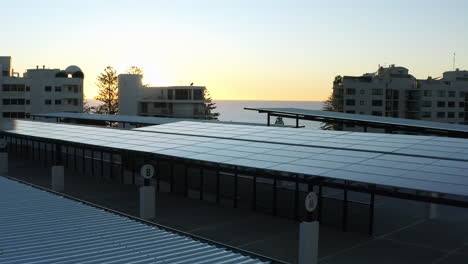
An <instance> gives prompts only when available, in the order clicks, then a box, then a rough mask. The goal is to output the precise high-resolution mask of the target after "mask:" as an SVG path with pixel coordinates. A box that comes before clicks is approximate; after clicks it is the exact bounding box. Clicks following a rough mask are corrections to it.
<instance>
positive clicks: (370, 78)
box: [333, 65, 468, 124]
mask: <svg viewBox="0 0 468 264" xmlns="http://www.w3.org/2000/svg"><path fill="white" fill-rule="evenodd" d="M333 94H334V96H335V100H336V101H337V103H338V105H339V106H341V107H342V109H340V110H342V111H343V112H345V113H352V114H364V115H375V116H388V117H399V118H409V119H421V120H428V121H437V122H447V123H454V124H468V113H467V112H468V105H467V103H468V102H467V101H468V71H460V70H459V69H456V70H455V71H448V72H444V73H443V76H441V77H438V78H432V77H428V78H427V79H425V80H418V79H416V78H415V77H413V76H412V75H410V74H409V73H408V69H406V68H404V67H396V66H395V65H390V66H389V67H380V68H379V69H378V71H377V72H376V73H366V74H364V75H362V76H356V77H355V76H343V77H340V76H338V77H337V78H336V79H335V81H334V84H333Z"/></svg>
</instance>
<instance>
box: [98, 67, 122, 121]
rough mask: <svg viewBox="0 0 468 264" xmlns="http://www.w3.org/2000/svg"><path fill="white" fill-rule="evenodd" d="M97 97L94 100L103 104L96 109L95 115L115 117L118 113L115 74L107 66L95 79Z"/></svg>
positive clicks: (111, 68)
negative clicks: (97, 89)
mask: <svg viewBox="0 0 468 264" xmlns="http://www.w3.org/2000/svg"><path fill="white" fill-rule="evenodd" d="M97 81H98V82H97V84H96V85H97V87H98V88H99V92H98V96H96V97H95V98H94V99H96V100H98V101H101V102H103V104H101V105H99V106H97V107H96V111H95V112H96V113H97V114H107V115H116V114H117V113H118V111H119V93H118V92H119V87H118V79H117V72H116V71H115V69H114V68H113V67H111V66H107V67H106V68H105V69H104V72H102V73H101V74H100V75H99V76H98V77H97Z"/></svg>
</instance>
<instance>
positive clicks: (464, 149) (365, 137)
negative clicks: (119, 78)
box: [134, 121, 468, 161]
mask: <svg viewBox="0 0 468 264" xmlns="http://www.w3.org/2000/svg"><path fill="white" fill-rule="evenodd" d="M184 125H185V126H187V127H190V129H188V130H187V129H185V128H186V127H184ZM180 128H184V129H180ZM213 128H216V129H217V130H216V131H215V132H213ZM134 130H137V131H148V132H154V133H161V132H162V133H172V134H179V135H194V136H204V137H216V138H225V139H230V140H247V141H258V142H262V143H279V144H287V145H300V146H309V147H322V148H336V149H343V150H357V151H373V152H383V153H400V154H408V155H413V156H427V157H434V158H453V159H460V160H467V161H468V155H467V154H468V140H466V139H457V138H446V137H436V136H411V135H399V134H381V133H357V132H343V131H323V130H310V129H296V128H281V127H251V128H249V129H248V132H245V131H242V130H243V129H242V126H234V125H227V124H217V123H209V124H208V123H194V122H189V121H183V122H178V123H172V124H168V125H161V126H149V127H142V128H137V129H134ZM218 130H220V131H229V132H230V134H226V133H219V132H218ZM234 134H235V135H234ZM236 135H238V136H236Z"/></svg>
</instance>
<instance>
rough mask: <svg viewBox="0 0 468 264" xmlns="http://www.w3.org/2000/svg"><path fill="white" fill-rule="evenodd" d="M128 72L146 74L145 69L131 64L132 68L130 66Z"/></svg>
mask: <svg viewBox="0 0 468 264" xmlns="http://www.w3.org/2000/svg"><path fill="white" fill-rule="evenodd" d="M127 73H128V74H140V75H145V73H144V72H143V70H142V69H141V68H139V67H137V66H130V68H128V70H127Z"/></svg>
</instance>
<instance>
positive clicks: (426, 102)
mask: <svg viewBox="0 0 468 264" xmlns="http://www.w3.org/2000/svg"><path fill="white" fill-rule="evenodd" d="M422 107H432V102H431V101H423V102H422Z"/></svg>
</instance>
